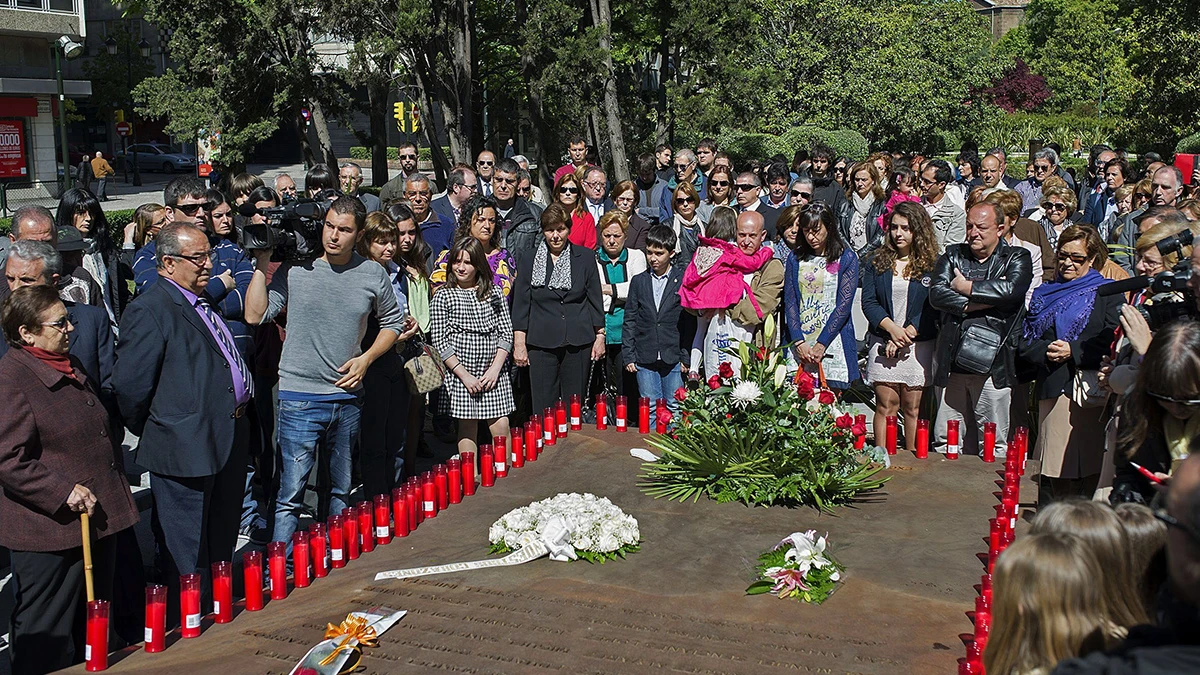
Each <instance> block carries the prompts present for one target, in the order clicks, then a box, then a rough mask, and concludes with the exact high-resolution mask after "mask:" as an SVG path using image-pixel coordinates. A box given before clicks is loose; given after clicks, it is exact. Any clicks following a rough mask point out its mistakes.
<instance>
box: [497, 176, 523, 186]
mask: <svg viewBox="0 0 1200 675" xmlns="http://www.w3.org/2000/svg"><path fill="white" fill-rule="evenodd" d="M492 182H493V183H500V184H501V185H516V184H517V179H516V178H501V177H500V176H494V177H493V178H492Z"/></svg>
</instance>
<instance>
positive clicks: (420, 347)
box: [404, 337, 446, 394]
mask: <svg viewBox="0 0 1200 675" xmlns="http://www.w3.org/2000/svg"><path fill="white" fill-rule="evenodd" d="M409 344H411V345H412V346H411V347H409V348H408V349H409V350H411V353H412V354H413V355H412V356H409V357H408V360H407V361H405V362H404V371H405V373H406V374H407V378H408V388H409V391H416V392H417V393H420V394H428V393H429V392H431V391H433V390H434V389H437V388H438V387H440V386H442V381H443V380H445V379H446V363H445V362H444V361H442V357H441V355H440V354H438V353H437V351H436V350H434V348H433V346H431V345H430V344H429V343H427V342H425V341H424V340H422V339H421V338H420V337H414V338H413V339H412V340H411V341H410V343H409Z"/></svg>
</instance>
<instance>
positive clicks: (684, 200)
mask: <svg viewBox="0 0 1200 675" xmlns="http://www.w3.org/2000/svg"><path fill="white" fill-rule="evenodd" d="M675 203H676V204H678V205H680V206H683V205H684V204H695V203H696V200H695V199H692V198H691V197H676V198H675Z"/></svg>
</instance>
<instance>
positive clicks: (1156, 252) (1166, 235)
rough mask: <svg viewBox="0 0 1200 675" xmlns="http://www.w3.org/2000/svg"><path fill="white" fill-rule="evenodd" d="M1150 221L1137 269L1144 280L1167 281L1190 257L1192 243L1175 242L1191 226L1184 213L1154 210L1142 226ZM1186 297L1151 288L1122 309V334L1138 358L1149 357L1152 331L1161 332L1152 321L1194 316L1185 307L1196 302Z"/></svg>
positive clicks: (1139, 242) (1137, 248)
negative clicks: (1153, 319)
mask: <svg viewBox="0 0 1200 675" xmlns="http://www.w3.org/2000/svg"><path fill="white" fill-rule="evenodd" d="M1147 221H1151V222H1150V225H1149V227H1147V228H1146V229H1145V230H1143V234H1142V235H1141V236H1140V237H1138V240H1137V244H1136V246H1135V249H1134V250H1135V258H1136V260H1137V262H1136V264H1135V269H1136V271H1137V272H1138V274H1139V275H1141V276H1142V277H1150V278H1155V279H1163V280H1165V279H1166V278H1167V277H1165V276H1159V275H1164V274H1165V275H1170V274H1171V273H1173V272H1175V271H1176V270H1175V267H1176V266H1177V265H1178V264H1179V261H1180V260H1181V259H1186V256H1188V255H1190V254H1191V252H1192V248H1193V247H1192V246H1191V244H1190V242H1187V243H1183V242H1180V243H1179V244H1176V243H1174V242H1176V241H1178V240H1177V239H1176V238H1177V237H1179V236H1180V234H1181V233H1182V232H1183V231H1184V230H1191V227H1192V226H1191V223H1190V222H1189V221H1188V220H1187V218H1185V217H1184V215H1183V213H1182V212H1180V211H1174V210H1161V211H1160V210H1156V209H1151V210H1150V211H1149V212H1148V213H1147V215H1146V217H1145V218H1143V220H1142V223H1143V224H1144V223H1146V222H1147ZM1197 229H1200V228H1197ZM1163 249H1166V250H1165V251H1164V250H1163ZM1176 285H1177V284H1176ZM1185 294H1186V293H1185V292H1183V291H1182V289H1178V288H1171V289H1166V290H1163V289H1159V288H1155V287H1154V286H1151V287H1149V288H1146V289H1143V290H1140V291H1137V292H1136V293H1134V294H1133V297H1132V298H1131V300H1130V304H1128V305H1125V306H1123V307H1122V308H1121V328H1122V331H1123V332H1124V334H1125V337H1126V338H1128V340H1129V344H1130V345H1131V346H1132V348H1133V350H1134V351H1135V352H1137V355H1138V356H1139V357H1141V356H1144V355H1145V354H1146V350H1147V349H1148V348H1149V347H1150V340H1151V338H1152V337H1153V330H1154V329H1157V328H1158V326H1157V325H1151V321H1149V320H1148V319H1149V318H1152V317H1160V318H1159V319H1158V321H1167V320H1169V318H1170V317H1171V316H1176V315H1179V314H1181V313H1182V314H1193V313H1194V311H1193V309H1192V306H1191V305H1190V304H1184V303H1190V302H1194V301H1192V300H1189V299H1188V298H1186V297H1184V295H1185ZM1176 305H1182V306H1176ZM1158 321H1155V322H1154V323H1158Z"/></svg>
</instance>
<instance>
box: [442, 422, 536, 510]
mask: <svg viewBox="0 0 1200 675" xmlns="http://www.w3.org/2000/svg"><path fill="white" fill-rule="evenodd" d="M531 446H532V444H531V443H530V442H529V436H528V435H526V436H525V452H526V453H528V452H529V448H530V447H531ZM459 458H461V459H462V488H463V496H464V497H470V496H471V495H473V494H475V453H473V452H460V453H459Z"/></svg>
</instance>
